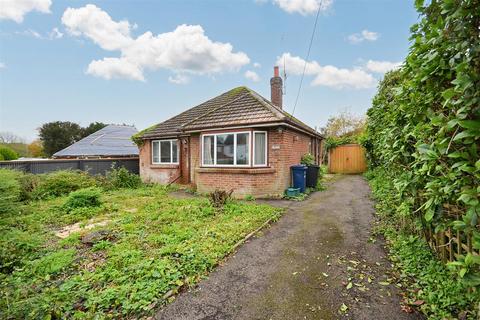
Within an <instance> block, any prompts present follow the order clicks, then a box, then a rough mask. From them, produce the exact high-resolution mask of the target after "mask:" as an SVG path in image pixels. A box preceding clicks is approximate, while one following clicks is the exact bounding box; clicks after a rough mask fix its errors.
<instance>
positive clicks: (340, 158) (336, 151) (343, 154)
mask: <svg viewBox="0 0 480 320" xmlns="http://www.w3.org/2000/svg"><path fill="white" fill-rule="evenodd" d="M328 170H329V172H331V173H362V172H365V171H366V170H367V162H366V160H365V150H364V149H363V147H362V146H361V145H359V144H346V145H343V146H338V147H336V148H333V149H331V150H330V152H329V156H328Z"/></svg>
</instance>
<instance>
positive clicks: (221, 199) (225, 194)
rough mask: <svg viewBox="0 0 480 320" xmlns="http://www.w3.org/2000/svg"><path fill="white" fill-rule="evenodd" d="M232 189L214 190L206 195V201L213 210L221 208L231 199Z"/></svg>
mask: <svg viewBox="0 0 480 320" xmlns="http://www.w3.org/2000/svg"><path fill="white" fill-rule="evenodd" d="M232 193H233V189H231V190H230V191H225V190H218V189H217V190H215V191H213V192H210V193H209V194H208V199H209V200H210V203H211V204H212V206H214V207H215V208H223V206H224V205H225V204H226V203H227V202H228V201H229V200H231V198H232Z"/></svg>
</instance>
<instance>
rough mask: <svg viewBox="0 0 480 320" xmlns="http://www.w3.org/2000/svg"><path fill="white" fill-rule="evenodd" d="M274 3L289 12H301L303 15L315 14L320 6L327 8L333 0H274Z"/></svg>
mask: <svg viewBox="0 0 480 320" xmlns="http://www.w3.org/2000/svg"><path fill="white" fill-rule="evenodd" d="M273 3H274V4H276V5H277V6H279V7H280V8H281V9H282V10H284V11H286V12H288V13H300V14H301V15H304V16H306V15H309V14H314V13H316V12H317V11H318V9H319V8H320V10H321V11H325V10H327V9H328V8H329V7H330V6H331V5H332V3H333V0H323V1H322V0H273Z"/></svg>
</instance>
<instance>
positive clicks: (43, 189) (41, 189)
mask: <svg viewBox="0 0 480 320" xmlns="http://www.w3.org/2000/svg"><path fill="white" fill-rule="evenodd" d="M39 176H40V181H39V183H38V185H37V187H36V188H35V189H34V190H33V194H32V197H33V198H35V199H46V198H50V197H58V196H61V195H66V194H69V193H70V192H72V191H75V190H78V189H82V188H88V187H93V186H95V185H96V180H95V178H93V177H91V176H90V175H88V173H86V172H82V171H73V170H64V171H55V172H52V173H47V174H42V175H39Z"/></svg>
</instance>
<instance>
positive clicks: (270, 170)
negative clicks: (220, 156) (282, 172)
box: [195, 167, 276, 174]
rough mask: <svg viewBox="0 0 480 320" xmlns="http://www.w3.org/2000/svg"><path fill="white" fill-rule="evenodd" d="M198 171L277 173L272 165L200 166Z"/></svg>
mask: <svg viewBox="0 0 480 320" xmlns="http://www.w3.org/2000/svg"><path fill="white" fill-rule="evenodd" d="M195 171H196V172H198V173H231V174H268V173H275V171H276V170H275V169H274V168H271V167H253V168H252V167H248V168H242V167H237V168H225V167H200V168H197V169H196V170H195Z"/></svg>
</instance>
